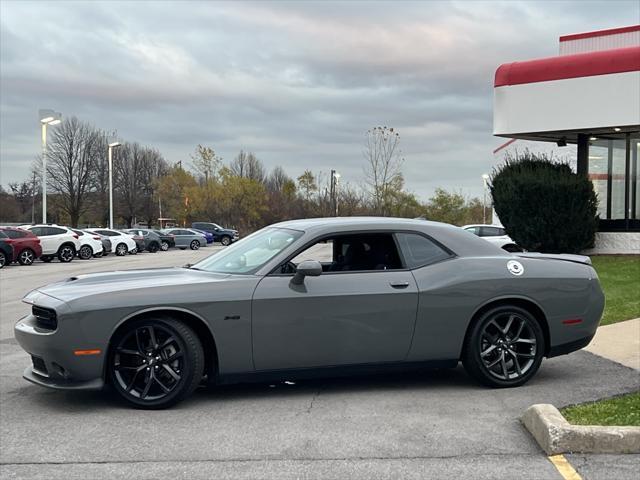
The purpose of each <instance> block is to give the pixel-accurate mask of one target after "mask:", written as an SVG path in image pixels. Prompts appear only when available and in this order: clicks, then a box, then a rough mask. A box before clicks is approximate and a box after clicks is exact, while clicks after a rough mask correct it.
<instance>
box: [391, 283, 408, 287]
mask: <svg viewBox="0 0 640 480" xmlns="http://www.w3.org/2000/svg"><path fill="white" fill-rule="evenodd" d="M389 285H391V286H392V287H393V288H407V287H408V286H409V282H389Z"/></svg>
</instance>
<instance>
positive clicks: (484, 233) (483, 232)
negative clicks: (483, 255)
mask: <svg viewBox="0 0 640 480" xmlns="http://www.w3.org/2000/svg"><path fill="white" fill-rule="evenodd" d="M499 235H500V229H499V228H497V227H480V236H481V237H497V236H499Z"/></svg>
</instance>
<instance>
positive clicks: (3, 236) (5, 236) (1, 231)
mask: <svg viewBox="0 0 640 480" xmlns="http://www.w3.org/2000/svg"><path fill="white" fill-rule="evenodd" d="M7 237H8V235H5V234H4V230H0V238H7Z"/></svg>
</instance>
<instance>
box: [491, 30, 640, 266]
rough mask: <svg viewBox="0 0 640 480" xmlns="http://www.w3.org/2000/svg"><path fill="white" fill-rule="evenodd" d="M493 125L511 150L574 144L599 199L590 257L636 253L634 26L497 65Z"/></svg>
mask: <svg viewBox="0 0 640 480" xmlns="http://www.w3.org/2000/svg"><path fill="white" fill-rule="evenodd" d="M493 120H494V121H493V133H494V135H497V136H500V137H505V138H509V139H512V140H509V141H508V142H507V143H511V144H512V147H511V148H513V146H515V145H516V144H517V143H519V142H525V143H528V142H530V141H535V142H540V141H542V142H549V143H550V144H556V145H557V147H555V146H554V147H555V148H556V151H557V152H559V153H561V152H562V148H563V147H564V146H566V145H571V146H574V147H573V148H575V150H576V162H575V168H576V170H577V172H578V173H579V174H585V175H588V176H589V178H590V179H591V180H592V182H593V185H594V188H595V190H596V193H597V194H598V201H599V205H598V214H599V216H600V224H599V232H598V234H597V236H596V247H595V249H594V252H593V253H637V254H640V156H639V152H640V25H636V26H631V27H624V28H615V29H610V30H602V31H596V32H587V33H579V34H574V35H566V36H563V37H560V48H559V55H558V56H555V57H550V58H542V59H535V60H526V61H518V62H513V63H505V64H503V65H500V67H498V69H497V70H496V74H495V83H494V119H493ZM514 142H516V143H514ZM570 148H571V147H570Z"/></svg>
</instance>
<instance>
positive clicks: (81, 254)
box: [78, 245, 93, 260]
mask: <svg viewBox="0 0 640 480" xmlns="http://www.w3.org/2000/svg"><path fill="white" fill-rule="evenodd" d="M91 257H93V248H91V247H90V246H89V245H82V246H81V247H80V250H78V258H80V259H81V260H89V259H90V258H91Z"/></svg>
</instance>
